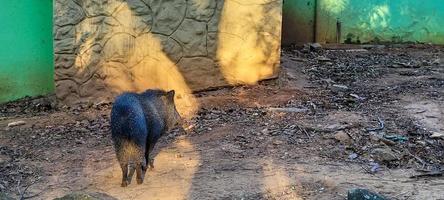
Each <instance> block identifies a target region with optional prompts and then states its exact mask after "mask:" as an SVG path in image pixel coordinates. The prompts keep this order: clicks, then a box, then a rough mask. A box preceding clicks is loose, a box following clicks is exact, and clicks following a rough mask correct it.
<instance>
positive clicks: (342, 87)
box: [331, 84, 349, 92]
mask: <svg viewBox="0 0 444 200" xmlns="http://www.w3.org/2000/svg"><path fill="white" fill-rule="evenodd" d="M348 89H349V88H348V87H347V86H345V85H339V84H333V85H332V86H331V90H332V91H334V92H345V91H347V90H348Z"/></svg>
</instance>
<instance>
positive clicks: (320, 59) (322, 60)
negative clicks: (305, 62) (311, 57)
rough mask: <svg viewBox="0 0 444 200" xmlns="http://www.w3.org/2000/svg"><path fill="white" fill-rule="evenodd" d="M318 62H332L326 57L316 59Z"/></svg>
mask: <svg viewBox="0 0 444 200" xmlns="http://www.w3.org/2000/svg"><path fill="white" fill-rule="evenodd" d="M316 60H318V61H320V62H330V61H331V59H330V58H327V57H325V56H319V57H317V58H316Z"/></svg>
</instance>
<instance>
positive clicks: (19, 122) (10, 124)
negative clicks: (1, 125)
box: [8, 121, 26, 128]
mask: <svg viewBox="0 0 444 200" xmlns="http://www.w3.org/2000/svg"><path fill="white" fill-rule="evenodd" d="M25 124H26V122H25V121H16V122H11V123H9V124H8V127H9V128H11V127H14V126H21V125H25Z"/></svg>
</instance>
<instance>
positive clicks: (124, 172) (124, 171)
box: [120, 161, 129, 187]
mask: <svg viewBox="0 0 444 200" xmlns="http://www.w3.org/2000/svg"><path fill="white" fill-rule="evenodd" d="M120 167H121V168H122V185H121V186H122V187H126V186H128V184H129V183H128V162H122V161H120Z"/></svg>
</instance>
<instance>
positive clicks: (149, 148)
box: [145, 137, 159, 170]
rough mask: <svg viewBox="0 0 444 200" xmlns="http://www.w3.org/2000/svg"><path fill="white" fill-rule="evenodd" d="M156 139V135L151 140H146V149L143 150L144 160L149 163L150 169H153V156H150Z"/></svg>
mask: <svg viewBox="0 0 444 200" xmlns="http://www.w3.org/2000/svg"><path fill="white" fill-rule="evenodd" d="M158 139H159V138H158V137H155V138H154V139H153V140H152V141H150V142H148V144H147V150H146V151H145V160H146V162H147V164H148V165H149V168H150V170H154V156H152V154H153V150H154V146H155V145H156V143H157V140H158ZM150 154H151V156H150Z"/></svg>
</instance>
